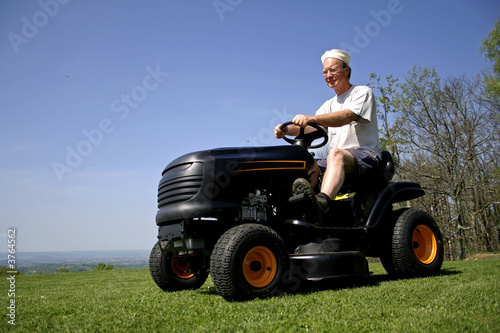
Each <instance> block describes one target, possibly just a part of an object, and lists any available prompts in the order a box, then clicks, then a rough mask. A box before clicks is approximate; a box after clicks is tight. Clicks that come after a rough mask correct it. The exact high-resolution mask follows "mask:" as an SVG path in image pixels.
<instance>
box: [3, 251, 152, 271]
mask: <svg viewBox="0 0 500 333" xmlns="http://www.w3.org/2000/svg"><path fill="white" fill-rule="evenodd" d="M149 253H150V250H123V251H61V252H17V253H16V254H15V256H16V267H18V268H22V267H27V266H38V265H48V264H56V265H70V264H91V265H92V264H98V263H100V262H104V263H106V264H113V265H117V264H120V265H125V264H139V263H147V261H148V259H149ZM0 255H1V257H0V265H1V266H7V253H5V254H0Z"/></svg>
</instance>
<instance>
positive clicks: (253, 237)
mask: <svg viewBox="0 0 500 333" xmlns="http://www.w3.org/2000/svg"><path fill="white" fill-rule="evenodd" d="M289 267H290V260H289V257H288V253H287V252H286V250H285V246H284V244H283V240H282V239H281V237H280V236H279V235H278V234H277V233H276V232H275V231H274V230H273V229H271V228H269V227H266V226H263V225H259V224H242V225H239V226H236V227H234V228H231V229H229V230H228V231H226V232H225V233H224V234H223V235H222V236H221V238H220V239H219V240H218V241H217V243H216V244H215V247H214V250H213V251H212V257H211V260H210V274H211V276H212V280H213V282H214V285H215V289H216V290H217V292H218V293H219V295H221V296H222V297H224V298H225V299H228V300H238V301H242V300H249V299H254V298H265V297H269V296H274V295H279V294H280V293H281V292H282V290H281V288H282V286H283V280H284V278H283V277H284V274H285V272H288V271H289Z"/></svg>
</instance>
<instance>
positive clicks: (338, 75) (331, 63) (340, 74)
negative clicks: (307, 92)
mask: <svg viewBox="0 0 500 333" xmlns="http://www.w3.org/2000/svg"><path fill="white" fill-rule="evenodd" d="M348 70H349V69H347V68H346V69H345V70H344V69H343V63H342V61H340V60H339V59H335V58H326V59H325V62H324V63H323V76H324V78H325V82H326V84H327V85H328V86H329V87H330V88H333V89H335V87H336V86H338V85H339V84H342V83H344V82H346V81H347V82H348V81H349V78H348V77H347V73H348Z"/></svg>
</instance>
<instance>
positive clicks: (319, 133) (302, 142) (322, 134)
mask: <svg viewBox="0 0 500 333" xmlns="http://www.w3.org/2000/svg"><path fill="white" fill-rule="evenodd" d="M290 125H293V122H292V121H291V120H289V121H286V122H284V123H283V124H282V125H281V126H280V128H281V129H282V130H283V129H284V128H285V127H287V126H290ZM308 126H311V127H313V128H314V129H315V131H313V132H309V133H307V134H306V133H305V131H304V128H303V127H301V128H300V133H299V135H297V136H296V137H295V138H294V139H293V140H292V139H290V138H287V137H286V136H285V137H283V140H285V141H286V142H288V143H290V144H292V145H294V146H301V147H303V148H305V149H308V148H310V149H315V148H320V147H323V146H324V145H326V143H327V142H328V133H327V132H326V131H325V130H324V129H323V128H322V127H321V126H319V125H317V124H313V123H311V124H308ZM321 138H323V142H321V143H319V144H316V145H311V144H312V143H313V142H314V140H316V139H321Z"/></svg>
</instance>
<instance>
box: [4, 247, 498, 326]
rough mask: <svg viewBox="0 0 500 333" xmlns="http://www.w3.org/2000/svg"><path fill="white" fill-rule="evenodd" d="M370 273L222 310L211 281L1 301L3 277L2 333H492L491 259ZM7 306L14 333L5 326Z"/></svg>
mask: <svg viewBox="0 0 500 333" xmlns="http://www.w3.org/2000/svg"><path fill="white" fill-rule="evenodd" d="M370 270H372V271H373V272H374V274H373V275H372V276H371V277H369V278H365V279H363V280H360V281H357V282H352V281H342V280H334V281H329V282H328V283H323V284H314V285H310V286H308V287H307V286H306V287H305V288H303V289H302V290H301V291H299V292H298V293H294V294H285V295H282V296H280V297H275V298H270V299H264V300H254V301H249V302H241V303H237V302H227V301H225V300H224V299H223V298H222V297H220V296H218V295H217V293H216V292H215V290H214V287H213V284H212V281H211V280H210V279H209V280H208V281H207V283H206V284H205V285H204V286H203V287H202V288H201V289H198V290H195V291H182V292H173V293H165V292H163V291H161V290H160V289H159V288H158V287H157V286H156V285H155V284H154V283H153V281H152V279H151V277H150V275H149V271H148V270H146V269H136V270H111V271H92V272H75V273H66V274H45V275H23V276H18V277H17V278H16V282H15V297H8V293H7V291H8V290H9V281H8V280H7V279H6V278H5V277H2V279H1V280H0V281H1V282H0V290H2V292H1V293H0V295H1V300H2V304H3V306H2V307H1V308H2V309H3V310H2V311H3V312H4V313H2V316H1V318H2V321H3V322H2V323H1V324H0V328H2V329H1V331H2V332H3V331H4V329H5V327H7V328H10V329H11V330H12V329H13V330H12V331H19V332H21V331H22V332H107V331H109V332H111V331H113V332H186V331H190V332H266V333H267V332H420V331H422V332H464V331H471V332H498V331H499V330H500V259H498V257H496V258H486V259H484V260H469V261H461V262H445V263H444V265H443V270H442V271H441V275H439V276H435V277H431V278H423V279H409V280H390V279H388V277H387V275H386V273H385V271H384V269H383V268H382V266H381V264H379V263H370ZM12 299H14V300H15V306H16V308H15V309H16V310H15V311H16V312H15V315H16V318H15V323H16V326H15V328H13V327H12V326H11V325H10V324H8V323H7V321H8V320H9V318H8V317H7V316H5V314H7V313H8V311H9V310H8V309H7V308H6V307H7V306H8V304H9V303H8V302H9V301H10V300H12Z"/></svg>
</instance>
